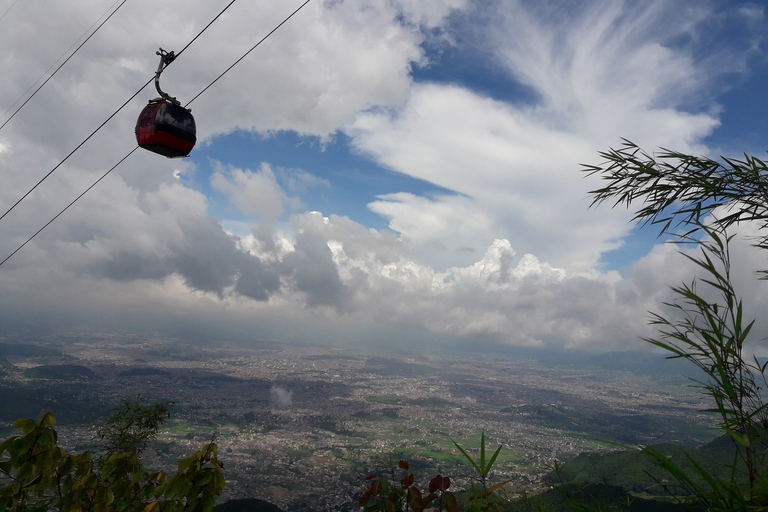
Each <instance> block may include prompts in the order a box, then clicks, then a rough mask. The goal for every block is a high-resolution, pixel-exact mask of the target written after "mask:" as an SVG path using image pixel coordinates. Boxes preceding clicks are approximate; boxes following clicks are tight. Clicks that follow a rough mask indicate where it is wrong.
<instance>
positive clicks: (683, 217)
mask: <svg viewBox="0 0 768 512" xmlns="http://www.w3.org/2000/svg"><path fill="white" fill-rule="evenodd" d="M601 156H603V157H604V158H605V159H606V161H605V163H604V164H602V165H598V166H586V171H587V172H588V173H589V174H595V175H598V176H600V177H601V178H602V179H603V180H604V186H603V187H602V188H599V189H597V190H594V191H592V192H591V195H592V197H593V204H599V203H602V202H605V201H609V202H613V206H617V205H625V206H627V207H630V206H631V205H632V204H633V203H636V202H640V203H641V204H642V207H641V208H640V209H639V210H638V211H637V212H636V213H635V216H634V220H635V221H639V222H642V223H650V224H652V225H658V226H660V227H661V229H660V231H661V233H665V232H668V231H670V230H672V229H676V228H680V227H682V228H683V230H684V231H683V232H681V233H678V234H677V235H676V236H677V237H678V239H679V240H678V241H679V242H682V243H691V244H696V245H698V246H699V247H700V249H701V252H700V253H699V255H698V256H691V255H689V254H685V253H683V254H684V256H686V257H687V258H688V259H689V260H690V261H691V262H693V263H694V264H695V265H696V266H697V267H698V269H699V271H703V272H704V277H703V278H700V279H698V280H694V281H693V282H691V283H688V284H683V285H680V286H677V287H673V288H672V292H673V293H674V295H675V297H676V300H674V301H671V302H668V303H666V306H667V307H668V308H669V312H668V313H667V314H666V315H661V314H657V313H655V314H653V316H652V324H653V325H656V326H657V327H658V336H657V337H656V338H650V339H646V340H645V341H647V342H648V343H650V344H652V345H654V346H656V347H658V348H661V349H663V350H665V351H667V352H668V353H670V354H671V356H670V358H682V359H685V360H687V361H689V362H691V363H693V364H694V365H695V366H696V367H697V368H698V369H699V370H700V371H701V373H703V375H704V378H702V379H701V380H697V381H696V386H697V387H698V388H699V389H700V390H701V392H702V393H703V394H704V395H705V396H708V397H709V398H710V399H711V400H712V402H713V408H712V409H710V412H713V413H715V414H717V415H718V416H719V418H720V424H719V427H720V429H721V431H722V432H723V433H724V434H726V435H727V436H728V437H729V438H730V439H731V441H732V443H733V446H734V448H735V449H734V454H735V455H734V458H733V459H732V461H731V463H730V464H729V465H728V468H729V470H730V471H729V475H728V476H727V477H720V476H717V475H713V474H712V473H710V472H709V471H707V470H706V469H705V468H704V467H702V466H701V465H699V464H698V463H697V462H696V461H695V460H693V459H691V458H689V459H688V461H687V462H688V465H689V466H690V467H691V469H689V470H687V471H685V470H683V469H681V466H680V465H679V464H677V463H676V462H675V461H673V460H671V459H669V458H667V457H666V456H664V455H663V454H661V453H660V452H658V451H656V450H654V449H652V448H650V447H647V448H645V449H644V450H643V452H644V453H645V454H647V455H648V456H649V457H651V458H652V459H653V460H655V461H656V463H657V464H658V465H659V466H660V467H662V468H664V469H665V470H666V471H667V473H668V474H669V475H670V476H671V477H672V478H673V479H674V480H675V481H676V482H677V485H678V486H679V487H681V488H682V489H684V490H685V492H686V493H687V494H690V495H692V496H693V500H695V501H697V502H699V503H703V504H704V506H705V508H706V509H707V510H722V511H743V510H768V507H767V506H768V464H766V446H767V443H768V403H766V401H765V397H764V396H763V395H762V390H763V389H765V388H766V386H768V382H766V376H765V372H766V366H767V365H768V363H761V362H760V361H759V360H758V359H757V357H755V356H753V355H752V356H751V357H750V354H749V350H748V349H746V347H745V345H746V343H747V341H748V339H749V334H750V331H751V329H752V326H753V324H754V320H753V321H747V320H746V319H745V318H744V307H743V304H742V301H741V299H740V298H739V296H738V294H737V293H736V290H735V288H734V286H733V282H732V278H731V255H730V250H729V243H730V241H731V239H732V236H731V235H729V234H728V228H729V227H731V226H734V225H737V224H739V223H741V222H745V221H751V222H754V223H756V225H757V227H758V229H759V230H760V232H761V235H760V236H758V237H757V238H756V239H755V241H754V245H755V246H756V247H758V248H760V249H768V234H764V233H766V230H767V229H768V166H766V164H765V162H763V161H762V160H760V159H757V158H754V157H750V156H748V155H745V157H744V159H743V160H736V159H722V161H721V162H718V161H715V160H712V159H709V158H703V157H695V156H691V155H685V154H682V153H678V152H674V151H668V150H662V151H661V152H660V154H659V155H658V156H657V157H651V156H650V155H648V154H647V153H646V152H644V151H643V150H641V149H640V148H639V147H637V146H636V145H634V144H633V143H631V142H629V141H625V142H624V144H623V145H622V147H620V148H619V149H618V150H614V149H612V150H610V151H607V152H604V153H601ZM762 273H763V277H766V276H768V273H766V271H762ZM741 467H744V468H746V478H744V477H743V475H742V474H741V471H740V468H741ZM659 483H660V484H662V482H659ZM680 501H681V502H682V501H684V500H683V498H680Z"/></svg>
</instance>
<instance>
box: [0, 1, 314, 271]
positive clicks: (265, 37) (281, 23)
mask: <svg viewBox="0 0 768 512" xmlns="http://www.w3.org/2000/svg"><path fill="white" fill-rule="evenodd" d="M310 1H311V0H306V1H305V2H304V3H303V4H301V5H300V6H299V8H298V9H296V10H295V11H293V12H292V13H291V14H290V15H289V16H288V17H287V18H285V19H284V20H283V21H282V22H280V24H278V25H277V26H276V27H275V28H273V29H272V30H271V31H269V33H268V34H267V35H266V36H264V37H263V38H261V40H259V42H257V43H256V44H255V45H254V46H253V47H251V49H250V50H248V51H247V52H245V54H244V55H243V56H242V57H240V58H239V59H237V60H236V61H235V62H234V63H233V64H232V65H231V66H229V67H228V68H227V69H226V70H224V72H223V73H221V74H220V75H219V76H217V77H216V78H215V79H214V80H213V81H212V82H211V83H209V84H208V85H207V86H205V88H203V90H202V91H200V92H199V93H197V94H196V95H195V96H194V97H193V98H192V99H191V100H190V101H189V102H188V103H187V105H189V104H190V103H192V102H193V101H195V100H196V99H197V98H198V97H199V96H200V95H202V94H203V93H204V92H205V91H207V90H208V89H209V88H210V87H211V86H212V85H213V84H215V83H216V82H217V81H218V80H219V79H220V78H221V77H223V76H224V75H225V74H226V73H227V72H228V71H229V70H231V69H232V68H233V67H235V66H236V65H237V64H238V63H239V62H240V61H242V60H243V59H244V58H245V57H246V56H247V55H248V54H249V53H251V52H252V51H253V50H255V49H256V47H257V46H259V45H260V44H261V43H262V42H264V40H266V39H267V38H268V37H269V36H271V35H272V34H273V33H274V32H275V31H276V30H277V29H279V28H280V27H282V26H283V25H284V24H285V23H286V22H287V21H288V20H289V19H291V18H292V17H293V16H294V15H295V14H296V13H297V12H299V11H300V10H301V9H302V8H303V7H304V6H305V5H307V4H308V3H309V2H310ZM233 3H235V0H232V1H231V2H230V3H229V4H228V5H227V6H226V7H225V8H224V11H226V10H227V9H228V8H229V6H230V5H232V4H233ZM224 11H222V12H221V13H219V15H218V16H216V18H214V20H213V21H215V20H216V19H217V18H218V17H219V16H221V14H223V12H224ZM213 21H211V23H213ZM211 23H209V24H208V25H206V27H205V28H204V29H203V30H202V31H201V32H200V33H202V32H204V31H205V30H206V29H207V28H208V27H210V26H211ZM199 36H200V34H198V35H197V36H195V37H194V38H193V39H192V41H190V43H189V44H187V46H185V47H184V48H183V49H182V50H181V51H180V52H179V53H178V54H177V56H178V55H180V54H181V52H183V51H184V50H186V49H187V48H188V47H189V45H190V44H192V42H194V40H195V39H197V38H198V37H199ZM152 80H154V77H153V78H152V79H150V80H149V81H148V82H147V83H146V84H144V85H143V86H142V88H141V89H139V91H138V92H137V93H136V94H134V95H133V96H131V98H130V99H129V100H128V101H126V102H125V103H124V104H123V105H122V106H121V107H120V108H119V109H118V110H117V111H116V112H115V113H114V114H112V115H111V116H110V117H109V118H108V119H107V121H109V119H112V117H114V116H115V115H116V114H117V112H119V111H120V110H122V108H123V107H124V106H125V105H126V104H127V103H128V102H130V101H131V100H132V99H133V98H134V97H136V95H138V93H139V92H141V90H143V89H144V87H146V86H147V85H149V82H151V81H152ZM107 121H104V123H102V124H101V126H99V128H97V129H96V130H95V131H94V132H93V133H92V134H91V135H89V137H88V138H90V137H91V136H93V134H95V133H96V132H97V131H99V130H100V129H101V127H102V126H104V125H105V124H106V123H107ZM87 140H88V139H86V141H87ZM86 141H83V142H82V143H80V145H79V146H78V147H77V148H75V150H74V151H72V153H74V152H75V151H77V149H78V148H79V147H80V146H82V145H83V144H85V142H86ZM137 149H139V146H136V147H135V148H133V149H132V150H131V151H130V152H129V153H128V154H127V155H125V156H124V157H123V158H121V159H120V160H119V161H118V162H117V163H116V164H115V165H113V166H112V167H111V168H110V169H109V170H108V171H107V172H105V173H104V174H102V175H101V177H100V178H99V179H97V180H96V181H95V182H93V184H92V185H91V186H89V187H88V188H87V189H85V190H84V191H83V192H82V193H81V194H80V195H79V196H77V197H76V198H75V199H73V200H72V202H71V203H69V204H68V205H67V206H66V207H64V209H63V210H61V211H60V212H59V213H57V214H56V215H55V216H54V217H53V218H52V219H51V220H49V221H48V222H46V223H45V224H44V225H43V227H41V228H40V229H38V230H37V231H36V232H35V233H34V234H33V235H32V236H30V237H29V238H28V239H27V240H26V241H25V242H24V243H23V244H21V245H20V246H19V247H17V248H16V250H14V251H13V252H12V253H11V254H9V255H8V256H7V257H6V258H5V259H4V260H3V261H0V266H2V265H3V264H4V263H5V262H6V261H8V260H9V259H11V258H12V257H13V256H14V255H15V254H16V253H17V252H19V251H20V250H21V249H22V248H23V247H24V246H25V245H27V244H28V243H29V242H31V241H32V239H33V238H35V237H36V236H37V235H39V234H40V233H41V232H42V231H43V230H44V229H45V228H47V227H48V226H49V225H51V224H52V223H53V221H55V220H56V219H58V218H59V217H60V216H61V215H62V214H64V212H65V211H67V210H68V209H69V208H70V207H71V206H72V205H73V204H75V203H76V202H77V201H78V200H79V199H80V198H81V197H83V196H84V195H85V194H87V193H88V192H89V191H90V190H91V189H93V188H94V187H95V186H96V185H98V184H99V182H101V180H103V179H104V178H106V177H107V175H108V174H109V173H111V172H112V171H113V170H115V168H117V166H118V165H120V164H121V163H123V162H124V161H125V160H127V159H128V157H129V156H131V155H132V154H133V153H134V152H135V151H136V150H137ZM72 153H70V154H69V155H67V158H69V156H71V155H72ZM62 163H64V161H62V162H60V163H59V165H61V164H62ZM59 165H57V166H56V167H55V168H54V169H53V170H52V171H51V172H49V173H48V174H47V175H46V176H45V178H47V177H48V176H50V174H51V173H53V171H54V170H56V168H57V167H58V166H59ZM45 178H43V180H44V179H45ZM43 180H40V182H38V185H39V184H40V183H42V181H43ZM36 187H37V185H35V187H33V188H32V190H34V188H36ZM32 190H30V191H29V192H27V193H26V194H25V195H24V197H26V196H27V195H29V193H30V192H32ZM24 197H22V198H21V199H19V201H17V202H16V204H19V203H20V202H21V201H22V200H23V199H24ZM16 204H14V205H13V206H12V207H11V209H9V210H8V211H10V210H12V209H13V208H14V207H15V206H16ZM7 214H8V212H5V213H4V214H3V216H2V217H0V220H2V218H3V217H5V215H7Z"/></svg>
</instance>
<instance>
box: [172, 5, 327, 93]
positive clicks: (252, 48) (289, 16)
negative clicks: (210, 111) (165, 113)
mask: <svg viewBox="0 0 768 512" xmlns="http://www.w3.org/2000/svg"><path fill="white" fill-rule="evenodd" d="M311 1H312V0H306V1H305V2H304V3H303V4H301V5H300V6H299V7H298V9H296V10H295V11H293V12H292V13H291V14H289V15H288V17H287V18H285V19H284V20H283V21H281V22H280V24H279V25H277V26H276V27H275V28H273V29H272V30H270V31H269V33H268V34H267V35H265V36H264V37H262V38H261V40H259V42H258V43H256V44H255V45H253V46H252V47H251V49H250V50H248V51H247V52H245V53H244V54H243V56H242V57H240V58H239V59H237V60H236V61H235V62H233V63H232V65H231V66H229V67H228V68H227V69H225V70H224V72H223V73H221V74H220V75H219V76H217V77H216V78H215V79H214V80H213V82H211V83H210V84H208V85H207V86H206V87H205V89H203V90H202V91H200V92H199V93H197V94H196V95H195V96H194V97H193V98H192V99H191V100H189V101H188V102H187V104H186V105H185V107H187V106H189V105H190V104H191V103H192V102H193V101H195V100H196V99H197V97H198V96H200V95H201V94H203V93H204V92H205V91H207V90H208V89H209V88H210V87H211V86H212V85H213V84H215V83H216V82H218V81H219V79H220V78H221V77H223V76H224V75H226V74H227V73H228V72H229V70H230V69H232V68H233V67H235V66H237V65H238V64H239V63H240V61H241V60H243V59H244V58H246V57H247V56H248V54H249V53H251V52H252V51H253V50H255V49H256V47H257V46H259V45H260V44H261V43H263V42H264V40H265V39H267V38H268V37H269V36H271V35H272V34H273V33H274V32H276V31H277V29H279V28H280V27H282V26H283V25H285V23H286V22H287V21H288V20H290V19H291V18H293V16H294V14H296V13H297V12H299V11H300V10H301V9H302V8H303V7H304V6H305V5H307V4H308V3H309V2H311Z"/></svg>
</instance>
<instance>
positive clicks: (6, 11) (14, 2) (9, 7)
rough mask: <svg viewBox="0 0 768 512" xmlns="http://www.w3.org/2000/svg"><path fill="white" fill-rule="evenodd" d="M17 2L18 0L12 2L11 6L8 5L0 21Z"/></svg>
mask: <svg viewBox="0 0 768 512" xmlns="http://www.w3.org/2000/svg"><path fill="white" fill-rule="evenodd" d="M18 1H19V0H13V3H12V4H11V5H9V6H8V8H7V9H6V10H5V12H4V13H3V15H2V16H0V21H3V18H5V15H6V14H8V11H10V10H11V9H13V6H14V5H16V2H18Z"/></svg>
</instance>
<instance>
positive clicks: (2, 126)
mask: <svg viewBox="0 0 768 512" xmlns="http://www.w3.org/2000/svg"><path fill="white" fill-rule="evenodd" d="M127 1H128V0H123V2H122V3H121V4H120V5H118V6H117V8H116V9H115V10H114V11H112V13H111V14H110V15H109V16H107V17H106V19H105V20H104V21H102V22H101V24H100V25H99V26H98V27H96V30H94V31H93V32H91V35H89V36H88V37H87V38H86V39H85V41H83V42H82V43H80V46H78V47H77V48H76V49H75V51H74V52H72V54H71V55H70V56H69V57H67V60H65V61H64V62H62V63H61V65H59V67H57V68H56V70H55V71H54V72H53V73H51V76H49V77H48V78H46V79H45V82H43V83H42V84H40V87H38V88H37V89H35V92H33V93H32V94H31V95H30V96H29V98H27V99H26V101H25V102H24V103H22V104H21V106H20V107H19V108H17V109H16V110H15V111H14V112H13V114H11V116H10V117H9V118H8V119H6V120H5V122H4V123H3V124H2V125H0V130H2V129H3V128H4V127H5V125H7V124H8V123H9V122H10V121H11V119H13V118H14V116H15V115H16V114H18V113H19V111H20V110H21V109H23V108H24V105H26V104H27V103H29V100H31V99H32V98H34V97H35V94H37V93H38V92H39V91H40V89H42V88H43V87H44V86H45V84H47V83H48V81H49V80H50V79H51V78H53V77H54V75H55V74H56V73H58V72H59V70H60V69H61V68H63V67H64V65H65V64H66V63H67V62H69V59H71V58H72V57H74V56H75V54H76V53H77V52H78V51H79V50H80V48H82V47H83V46H85V43H87V42H88V40H89V39H91V38H92V37H93V36H94V35H95V34H96V32H98V31H99V29H100V28H101V27H103V26H104V24H105V23H106V22H108V21H109V18H111V17H112V16H113V15H114V14H115V13H116V12H117V11H118V10H119V9H120V8H121V7H122V6H123V5H124V4H125V2H127ZM112 5H114V4H112ZM91 27H93V25H91ZM89 30H90V29H89ZM80 37H82V36H80ZM72 46H74V45H72ZM71 48H72V47H71V46H70V49H71ZM68 51H69V50H68ZM59 58H61V57H59ZM51 67H53V66H51ZM48 70H49V71H50V68H48ZM46 73H47V71H46ZM41 78H42V77H41ZM38 80H40V79H39V78H38ZM32 87H34V84H33V85H32V86H30V87H29V89H31V88H32ZM29 89H27V90H26V91H24V94H27V92H28V91H29ZM24 94H22V95H21V97H22V98H23V97H24ZM18 101H19V100H16V101H15V102H14V105H15V104H16V103H18ZM11 108H13V105H11ZM11 108H9V109H8V110H6V111H5V112H4V113H3V116H5V114H7V113H8V111H9V110H11ZM0 117H2V116H0Z"/></svg>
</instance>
